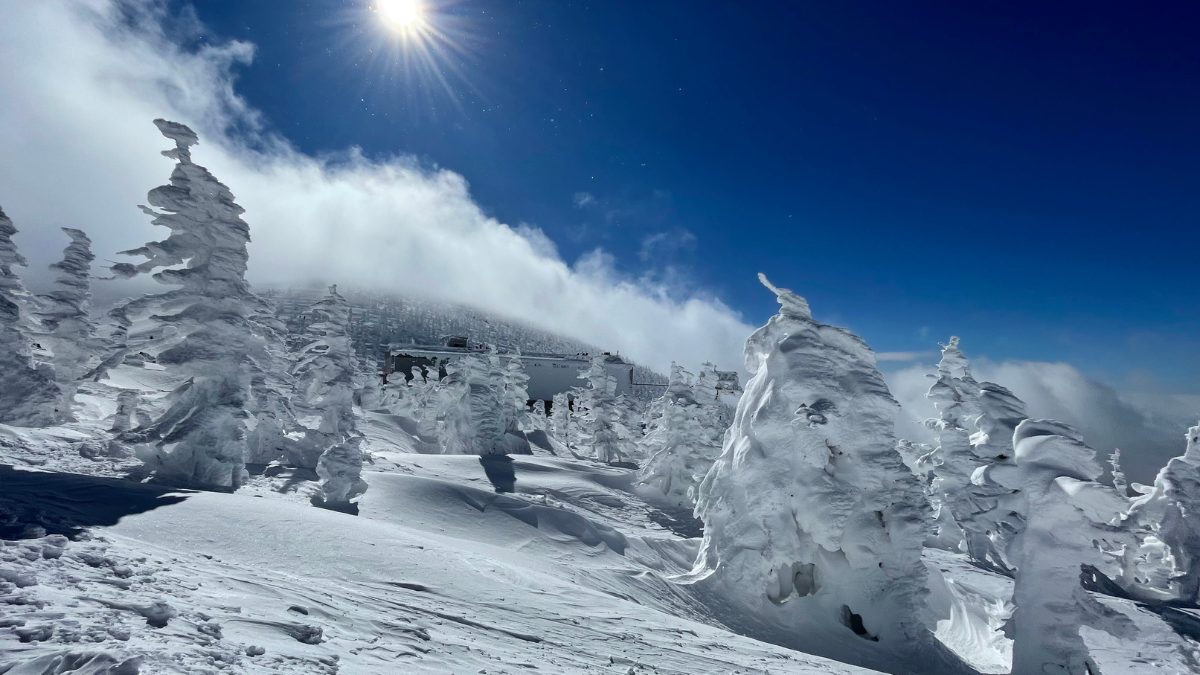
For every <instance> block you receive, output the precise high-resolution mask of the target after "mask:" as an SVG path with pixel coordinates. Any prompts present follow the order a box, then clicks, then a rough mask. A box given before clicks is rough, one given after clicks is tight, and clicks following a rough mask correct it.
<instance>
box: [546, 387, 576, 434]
mask: <svg viewBox="0 0 1200 675" xmlns="http://www.w3.org/2000/svg"><path fill="white" fill-rule="evenodd" d="M550 403H551V405H550V425H551V427H552V428H553V429H554V436H555V437H556V438H558V440H559V442H561V443H562V444H563V445H565V446H567V447H568V448H571V447H574V444H575V437H576V436H577V435H578V433H577V431H576V430H575V429H574V428H573V427H574V426H575V425H574V424H573V420H572V419H571V417H572V416H571V398H570V395H569V394H567V393H566V392H560V393H558V394H555V395H554V398H553V399H552V400H551V402H550Z"/></svg>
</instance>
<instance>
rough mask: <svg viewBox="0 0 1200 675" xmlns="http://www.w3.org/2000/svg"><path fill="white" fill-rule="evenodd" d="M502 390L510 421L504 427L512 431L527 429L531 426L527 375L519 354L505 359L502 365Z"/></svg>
mask: <svg viewBox="0 0 1200 675" xmlns="http://www.w3.org/2000/svg"><path fill="white" fill-rule="evenodd" d="M504 390H505V392H506V396H507V398H508V401H509V403H508V407H509V408H510V409H511V410H512V419H511V421H510V422H509V423H508V424H507V425H506V426H507V427H509V428H512V429H528V428H530V426H531V425H532V424H533V420H532V419H531V415H530V413H529V374H528V373H526V372H525V364H524V363H523V362H522V361H521V353H520V352H517V353H516V354H512V355H510V356H508V357H506V360H505V365H504Z"/></svg>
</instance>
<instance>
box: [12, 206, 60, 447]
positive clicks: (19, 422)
mask: <svg viewBox="0 0 1200 675" xmlns="http://www.w3.org/2000/svg"><path fill="white" fill-rule="evenodd" d="M16 233H17V228H16V227H14V226H13V222H12V220H10V219H9V218H8V216H6V215H5V214H4V211H2V210H0V373H3V374H4V386H2V387H0V423H4V424H13V425H16V426H27V427H40V426H46V425H50V424H54V423H55V422H57V421H59V420H60V419H61V417H62V411H60V409H59V405H60V401H61V397H62V395H61V392H60V391H59V388H58V386H57V385H56V384H55V382H54V372H53V369H52V368H51V367H50V366H49V365H46V364H40V365H39V364H35V363H34V361H33V349H32V344H31V343H30V341H29V326H28V323H27V318H26V316H25V312H26V309H25V307H24V305H25V304H26V302H27V301H28V295H29V294H28V292H27V291H26V290H25V286H24V285H23V284H22V283H21V278H20V277H19V276H17V268H19V267H24V266H25V258H24V257H22V256H21V254H20V253H18V252H17V245H16V243H15V242H13V239H12V238H13V235H14V234H16Z"/></svg>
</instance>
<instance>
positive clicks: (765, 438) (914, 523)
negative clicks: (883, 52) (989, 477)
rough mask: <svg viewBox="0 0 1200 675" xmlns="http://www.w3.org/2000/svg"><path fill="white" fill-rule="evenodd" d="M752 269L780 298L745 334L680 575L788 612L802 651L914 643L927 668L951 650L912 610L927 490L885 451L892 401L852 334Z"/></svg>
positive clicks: (889, 648)
mask: <svg viewBox="0 0 1200 675" xmlns="http://www.w3.org/2000/svg"><path fill="white" fill-rule="evenodd" d="M759 279H760V281H762V283H763V285H764V286H766V287H767V288H768V289H769V290H770V291H771V292H773V293H774V294H775V296H776V298H777V299H778V301H779V305H780V309H779V313H778V314H776V315H775V316H774V317H772V318H771V320H770V321H768V322H767V325H765V326H763V327H762V328H760V329H758V330H757V331H756V332H755V333H754V334H753V335H751V336H750V338H749V339H748V340H747V342H746V362H745V364H746V370H747V371H748V372H749V373H750V374H751V378H750V381H749V382H748V383H747V385H746V390H745V393H744V395H743V396H742V398H741V401H740V402H739V404H738V407H737V412H736V415H735V417H734V422H733V426H732V427H731V429H730V430H729V433H728V434H727V435H726V440H725V445H724V448H723V450H722V452H721V456H720V457H719V458H718V459H717V461H716V463H715V464H714V465H713V467H712V469H711V470H710V471H709V472H708V475H707V476H706V477H705V479H704V482H703V483H702V484H701V486H700V490H699V499H698V501H697V504H696V515H697V517H699V518H700V519H702V520H703V521H704V539H703V542H702V544H701V547H700V553H699V557H698V559H697V561H696V565H695V568H694V570H693V571H692V573H691V575H690V577H689V578H690V579H691V580H692V581H694V582H699V583H704V584H706V588H711V589H713V590H715V591H717V592H720V593H722V594H723V595H724V596H725V597H727V598H729V599H731V601H733V602H736V603H739V604H742V605H744V606H746V607H747V613H748V614H749V615H751V616H761V615H769V614H770V613H771V612H772V611H780V612H784V611H786V612H787V614H786V616H787V617H788V620H789V621H790V622H792V625H795V633H794V634H793V635H792V636H791V637H792V638H794V640H795V641H797V642H798V643H800V644H803V645H804V646H805V648H806V649H813V650H817V651H823V652H825V653H831V652H832V653H836V654H837V655H838V658H848V659H852V660H855V661H858V662H870V663H876V664H878V663H881V662H882V661H881V660H884V661H887V662H889V664H892V661H891V660H892V659H902V660H904V661H905V662H907V661H908V660H911V659H915V658H917V657H916V656H915V655H914V654H915V653H916V652H920V651H926V653H925V655H924V656H923V657H922V658H925V659H930V660H932V661H933V662H935V663H934V665H932V667H933V668H934V669H937V668H938V667H939V665H938V664H937V663H936V662H937V661H939V660H940V659H944V658H950V657H948V656H946V654H945V653H944V651H939V650H938V649H937V648H936V646H932V645H933V642H934V641H933V640H932V639H930V638H929V635H928V631H927V630H926V629H925V628H924V625H923V622H922V618H921V613H922V608H923V606H924V600H925V596H926V594H927V590H926V589H927V584H926V577H927V571H926V569H925V566H924V564H923V563H922V562H921V551H922V540H923V539H924V532H925V527H926V525H925V512H924V509H925V505H926V501H925V496H924V494H923V492H922V489H921V486H920V483H919V482H918V480H917V478H916V477H915V476H913V474H912V473H911V472H910V471H909V470H908V469H907V468H905V466H904V464H903V463H902V462H901V460H900V456H899V455H898V454H897V452H896V439H895V437H894V435H893V432H892V420H893V418H894V415H895V412H896V409H897V407H898V404H897V403H896V401H895V399H893V398H892V395H891V393H890V392H889V391H888V388H887V385H886V384H884V381H883V377H882V376H881V375H880V373H879V371H878V370H877V369H876V367H875V358H874V355H873V354H872V352H871V350H870V348H869V347H867V345H866V344H865V343H864V342H863V341H862V340H861V339H859V338H858V337H857V336H855V335H854V334H852V333H850V332H849V331H847V330H845V329H842V328H837V327H834V326H829V325H826V324H823V323H820V322H818V321H816V320H814V319H813V317H812V314H811V312H810V311H809V307H808V303H807V302H806V301H805V300H804V298H802V297H800V296H798V295H796V294H795V293H793V292H791V291H789V290H787V289H781V288H776V287H775V286H773V285H772V284H771V283H770V282H769V281H768V280H767V279H766V277H764V276H762V275H760V276H759ZM772 603H774V605H784V607H781V608H779V609H778V610H772ZM855 634H857V635H858V637H855ZM859 638H862V640H859ZM868 644H876V646H874V647H868ZM839 645H840V647H839ZM926 648H928V649H927V650H926ZM879 649H883V650H885V651H886V652H887V656H884V655H882V654H881V653H880V652H879V651H877V650H879ZM847 650H848V651H847ZM871 655H875V656H874V657H872V656H871ZM872 659H874V660H872ZM927 665H929V664H928V663H927Z"/></svg>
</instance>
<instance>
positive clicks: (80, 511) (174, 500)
mask: <svg viewBox="0 0 1200 675" xmlns="http://www.w3.org/2000/svg"><path fill="white" fill-rule="evenodd" d="M188 492H190V491H187V490H176V489H172V488H167V487H162V486H155V485H144V484H140V483H131V482H129V481H127V480H122V479H119V478H99V477H95V476H83V475H80V474H73V473H44V472H40V471H21V470H18V469H14V468H13V467H11V466H8V465H0V539H22V538H31V537H40V536H44V535H46V534H61V535H65V536H67V537H70V538H72V539H74V538H76V537H78V536H79V534H80V533H81V532H83V531H84V530H85V529H87V528H89V527H97V526H108V525H115V524H116V523H117V521H119V520H120V519H121V518H123V517H125V516H130V515H134V514H138V513H145V512H146V511H151V510H153V509H156V508H158V507H160V506H169V505H171V504H178V503H179V502H181V501H183V500H185V499H187V493H188ZM181 493H182V494H181Z"/></svg>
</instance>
